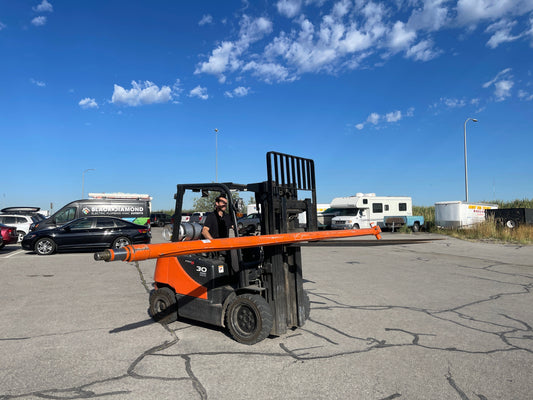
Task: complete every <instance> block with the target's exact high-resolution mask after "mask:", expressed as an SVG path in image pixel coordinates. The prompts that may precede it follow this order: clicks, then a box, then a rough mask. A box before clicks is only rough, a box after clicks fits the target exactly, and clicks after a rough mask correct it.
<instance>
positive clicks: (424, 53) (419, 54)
mask: <svg viewBox="0 0 533 400" xmlns="http://www.w3.org/2000/svg"><path fill="white" fill-rule="evenodd" d="M439 54H441V51H440V50H436V49H433V42H432V41H431V40H423V41H421V42H419V43H417V44H415V45H414V46H412V47H411V48H409V49H408V50H407V52H406V53H405V55H406V56H407V57H408V58H412V59H414V60H415V61H429V60H432V59H434V58H436V57H438V56H439Z"/></svg>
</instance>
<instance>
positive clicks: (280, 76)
mask: <svg viewBox="0 0 533 400" xmlns="http://www.w3.org/2000/svg"><path fill="white" fill-rule="evenodd" d="M242 70H243V72H247V71H252V74H253V75H254V76H256V77H258V78H259V79H261V80H262V81H265V82H267V83H272V82H291V81H293V80H294V79H295V77H290V75H289V70H288V69H287V68H285V67H284V66H282V65H280V64H275V63H263V64H260V63H257V62H255V61H251V62H249V63H248V64H246V65H245V66H244V67H243V68H242Z"/></svg>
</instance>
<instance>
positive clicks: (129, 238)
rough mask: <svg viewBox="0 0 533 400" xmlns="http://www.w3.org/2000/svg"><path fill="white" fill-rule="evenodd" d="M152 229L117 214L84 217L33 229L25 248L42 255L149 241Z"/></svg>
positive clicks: (116, 246) (25, 241) (25, 242)
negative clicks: (62, 223)
mask: <svg viewBox="0 0 533 400" xmlns="http://www.w3.org/2000/svg"><path fill="white" fill-rule="evenodd" d="M151 238H152V235H151V233H150V229H148V228H147V227H146V226H143V225H137V224H133V223H131V222H128V221H124V220H123V219H120V218H114V217H84V218H78V219H75V220H74V221H71V222H69V223H67V224H65V225H63V226H60V227H58V228H53V229H45V230H39V231H34V232H30V233H29V234H27V235H26V236H24V239H22V248H23V249H26V250H33V251H35V252H36V253H37V254H39V255H49V254H52V253H54V252H55V251H56V250H70V249H101V248H110V247H111V248H119V247H123V246H126V245H129V244H138V243H150V240H151Z"/></svg>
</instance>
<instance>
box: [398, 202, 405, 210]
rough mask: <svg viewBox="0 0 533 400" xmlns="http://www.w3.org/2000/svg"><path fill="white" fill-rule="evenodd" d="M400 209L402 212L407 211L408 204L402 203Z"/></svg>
mask: <svg viewBox="0 0 533 400" xmlns="http://www.w3.org/2000/svg"><path fill="white" fill-rule="evenodd" d="M398 207H399V209H400V211H407V203H400V204H399V205H398Z"/></svg>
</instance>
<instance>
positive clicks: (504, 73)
mask: <svg viewBox="0 0 533 400" xmlns="http://www.w3.org/2000/svg"><path fill="white" fill-rule="evenodd" d="M510 73H511V68H505V69H504V70H502V71H500V72H498V73H497V74H496V76H495V77H494V79H492V80H490V81H488V82H485V83H484V84H483V87H484V88H485V89H486V88H488V87H489V86H491V85H493V84H494V83H495V82H496V81H498V80H499V79H501V78H502V77H505V76H508V75H509V74H510Z"/></svg>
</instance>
